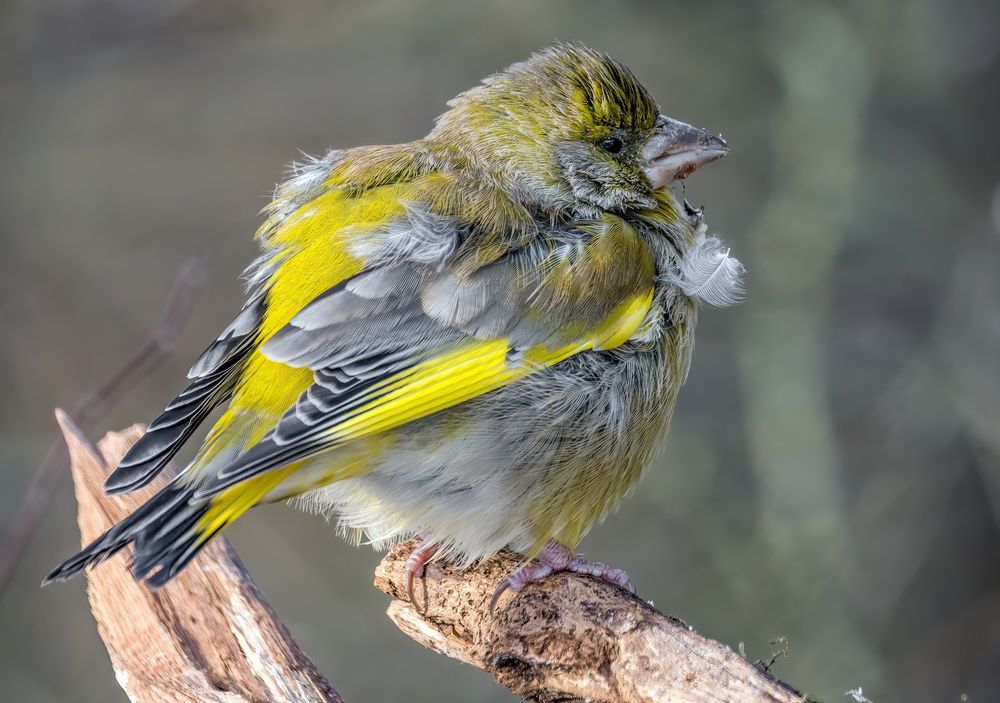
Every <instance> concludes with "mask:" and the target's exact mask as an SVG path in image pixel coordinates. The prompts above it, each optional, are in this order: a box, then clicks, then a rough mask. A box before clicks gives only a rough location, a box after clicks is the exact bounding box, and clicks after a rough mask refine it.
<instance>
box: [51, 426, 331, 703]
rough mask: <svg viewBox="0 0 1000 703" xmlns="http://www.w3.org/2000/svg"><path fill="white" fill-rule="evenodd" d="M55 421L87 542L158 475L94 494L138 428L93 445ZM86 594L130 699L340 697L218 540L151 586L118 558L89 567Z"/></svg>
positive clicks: (230, 702)
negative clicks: (139, 486)
mask: <svg viewBox="0 0 1000 703" xmlns="http://www.w3.org/2000/svg"><path fill="white" fill-rule="evenodd" d="M56 415H57V418H58V420H59V425H60V427H61V428H62V431H63V435H64V437H65V438H66V444H67V446H68V447H69V455H70V463H71V467H72V472H73V483H74V484H75V488H76V498H77V501H78V503H79V517H78V521H79V525H80V535H81V539H82V543H83V544H87V543H89V542H90V541H91V540H92V539H94V538H95V537H97V536H99V535H100V534H101V533H102V532H104V531H105V530H106V529H107V528H109V527H110V526H112V525H113V524H115V523H116V522H118V521H119V520H121V519H122V518H124V517H125V516H126V515H128V514H129V513H130V512H132V511H133V510H135V508H137V507H139V505H141V504H142V502H143V501H144V500H145V499H146V498H148V497H149V496H150V495H151V494H152V493H153V492H154V491H155V490H157V489H158V488H160V487H161V486H162V485H163V484H164V483H165V479H164V478H162V477H161V478H159V479H158V480H156V481H154V483H153V484H151V485H150V486H149V487H147V488H145V489H143V490H141V491H136V492H135V493H130V494H126V495H122V496H117V497H113V498H109V497H108V496H106V495H105V494H104V491H103V490H102V484H103V483H104V479H105V477H106V476H107V474H108V473H109V472H110V470H111V469H112V468H113V467H114V466H115V465H117V463H118V460H119V459H120V458H121V457H122V455H123V454H124V453H125V451H126V450H127V449H128V448H129V447H130V446H132V444H133V443H135V441H136V440H137V439H138V438H139V437H141V436H142V431H143V428H142V427H141V426H139V425H133V426H132V427H130V428H128V429H126V430H123V431H122V432H113V433H110V434H108V435H106V436H105V437H104V439H102V440H101V441H100V442H99V443H98V445H97V447H94V446H93V445H91V444H90V442H88V441H87V439H86V438H85V437H84V436H83V435H82V434H81V433H80V431H79V430H78V429H77V427H76V426H75V425H74V424H73V422H72V420H70V419H69V417H67V416H66V415H65V414H64V413H62V412H58V411H57V413H56ZM168 471H169V470H168ZM170 473H172V472H170ZM87 595H88V596H89V598H90V607H91V610H92V611H93V613H94V618H95V619H96V620H97V627H98V630H99V632H100V635H101V638H102V639H103V640H104V643H105V645H106V646H107V648H108V653H109V654H110V655H111V663H112V666H113V667H114V671H115V676H116V677H117V679H118V683H119V684H121V686H122V688H123V689H125V693H126V694H127V695H128V697H129V698H130V699H131V700H132V701H135V702H137V703H177V702H179V701H180V702H187V701H190V703H242V702H244V701H246V702H250V701H253V702H255V703H258V702H260V701H274V702H276V703H277V702H280V703H285V702H288V703H293V702H294V703H333V702H340V701H341V698H340V696H339V695H338V694H337V692H336V691H335V690H334V689H333V687H332V686H331V685H330V684H329V682H327V681H326V679H324V678H323V676H322V675H321V674H320V673H319V672H318V671H317V670H316V667H315V666H314V665H313V663H312V662H311V661H310V660H309V658H308V657H306V655H305V654H303V653H302V650H301V649H299V646H298V645H297V644H296V643H295V641H294V640H293V639H292V637H291V635H290V634H289V633H288V630H287V629H286V628H285V626H284V625H283V624H282V623H281V621H280V620H278V617H277V616H276V615H275V614H274V611H273V610H271V607H270V606H269V605H268V604H267V602H266V601H265V600H264V597H263V595H262V594H261V592H260V591H259V590H258V589H257V587H256V586H255V585H254V583H253V580H252V579H251V578H250V575H249V574H248V573H247V571H246V569H245V568H244V567H243V565H242V564H241V563H240V560H239V559H238V558H237V556H236V553H235V552H234V551H233V550H232V548H231V547H230V546H229V544H228V543H227V541H226V540H225V539H217V540H215V541H213V542H212V544H210V545H209V546H208V547H206V548H205V550H204V551H203V552H202V553H201V554H200V555H199V556H198V558H197V559H196V561H195V562H193V564H192V568H188V569H186V570H185V571H184V572H183V573H181V574H180V575H178V576H177V577H176V578H175V579H173V580H172V581H171V582H170V583H168V584H167V585H166V586H164V587H163V588H160V589H157V590H153V589H150V588H148V587H146V586H145V585H143V584H141V583H137V582H136V581H135V580H134V579H133V578H132V575H131V573H130V572H129V570H128V566H127V564H126V556H125V555H124V554H121V553H120V554H118V555H116V556H114V557H112V558H111V559H109V560H108V561H106V562H105V563H102V564H100V565H98V566H96V567H94V568H92V569H90V570H89V571H88V573H87Z"/></svg>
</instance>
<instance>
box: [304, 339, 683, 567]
mask: <svg viewBox="0 0 1000 703" xmlns="http://www.w3.org/2000/svg"><path fill="white" fill-rule="evenodd" d="M583 356H585V355H581V357H583ZM635 356H637V357H638V356H640V355H638V354H637V355H635ZM636 361H637V360H636V359H635V358H632V359H629V360H621V359H615V360H611V359H609V358H608V357H606V356H600V355H598V354H596V353H595V354H594V355H593V356H592V357H591V358H589V359H588V358H580V359H575V360H569V362H564V363H563V364H559V365H558V366H556V367H553V368H552V369H549V370H547V371H545V372H542V373H539V374H536V375H534V376H531V377H529V378H528V379H525V380H523V381H519V382H517V383H515V384H512V385H510V386H508V387H506V388H503V389H500V390H498V391H495V392H493V393H489V394H486V395H484V396H482V397H480V398H476V399H474V400H471V401H468V402H466V403H463V404H462V405H460V406H456V407H454V408H451V409H449V410H446V411H442V412H439V413H437V414H435V415H432V416H429V417H426V418H423V419H421V420H418V421H416V422H413V423H410V424H409V425H406V426H404V427H401V428H398V429H396V430H394V431H392V432H391V433H389V434H388V435H383V436H382V438H381V447H380V451H379V452H378V456H377V459H375V460H374V462H373V468H372V470H371V471H370V472H369V473H367V474H366V475H364V476H360V477H356V478H351V479H347V480H343V481H339V482H336V483H333V484H330V485H328V486H325V487H323V488H321V489H318V490H314V491H310V492H309V493H307V494H305V495H304V496H302V497H301V498H300V499H299V500H300V502H301V504H302V505H304V506H305V507H307V508H310V509H313V510H316V511H318V512H325V513H327V514H330V513H335V514H336V515H337V517H338V522H339V524H340V526H341V527H343V528H345V529H350V530H356V531H358V532H364V533H365V534H366V536H367V538H368V540H370V541H371V542H373V543H374V544H375V545H376V546H379V547H382V546H385V545H386V544H388V543H390V542H392V541H393V540H397V539H401V538H404V537H408V536H410V535H413V534H418V535H420V536H422V537H423V538H425V539H428V540H430V541H433V542H435V543H439V544H440V545H441V546H442V548H441V554H442V556H444V557H449V558H452V559H456V560H458V561H462V562H471V561H474V560H476V559H478V558H482V557H485V556H488V555H490V554H492V553H494V552H496V551H498V550H499V549H501V548H503V547H505V546H510V547H512V548H514V549H515V550H517V551H520V552H522V553H526V554H529V555H531V554H532V553H534V552H535V551H537V549H539V548H540V547H541V546H542V545H544V543H545V542H546V541H548V540H549V539H558V540H559V541H560V542H562V543H564V544H566V545H567V546H568V547H570V548H575V547H576V544H577V543H578V542H579V540H580V539H581V538H582V537H583V535H584V534H586V532H587V531H588V530H589V529H590V528H591V527H592V526H593V525H594V524H596V523H597V522H599V521H600V520H601V519H602V518H603V517H605V516H606V515H607V513H608V512H609V511H610V510H611V509H613V508H614V507H616V506H617V505H618V503H619V502H620V501H621V499H622V498H623V497H624V496H625V495H626V494H627V493H628V491H629V489H630V488H631V487H632V486H633V485H634V484H635V482H636V481H637V480H638V478H639V476H640V475H641V472H642V469H643V468H644V467H645V465H646V464H647V463H648V460H649V457H650V454H651V452H652V450H653V447H654V445H655V444H656V440H657V439H658V438H659V436H660V434H661V432H662V430H663V429H664V428H665V426H666V423H667V422H668V420H669V415H670V411H671V410H672V407H673V402H674V399H675V397H676V383H675V382H674V381H673V379H670V378H669V376H670V374H669V372H668V371H667V370H666V369H664V368H663V367H661V366H660V365H659V364H658V363H649V360H648V359H647V360H645V363H635V362H636ZM654 361H655V360H654ZM598 362H599V363H598ZM336 460H337V457H336V452H335V453H333V454H332V455H330V456H329V457H328V458H327V459H326V461H336Z"/></svg>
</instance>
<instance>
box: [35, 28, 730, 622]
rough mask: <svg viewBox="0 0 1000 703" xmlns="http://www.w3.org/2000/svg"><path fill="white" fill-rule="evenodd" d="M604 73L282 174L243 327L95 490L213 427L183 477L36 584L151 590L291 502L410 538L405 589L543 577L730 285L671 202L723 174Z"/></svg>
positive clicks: (611, 577)
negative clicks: (123, 568) (460, 570)
mask: <svg viewBox="0 0 1000 703" xmlns="http://www.w3.org/2000/svg"><path fill="white" fill-rule="evenodd" d="M728 151H729V146H728V144H727V143H726V142H725V140H723V139H722V137H721V136H716V135H714V134H712V133H710V132H708V131H706V130H703V129H700V128H696V127H693V126H692V125H690V124H687V123H685V122H682V121H680V120H678V119H674V118H672V117H668V116H667V115H665V114H664V113H663V112H662V111H661V109H660V107H659V105H658V103H657V102H656V101H655V100H654V98H653V97H652V96H651V94H650V93H649V91H647V90H646V88H644V87H643V85H642V84H641V83H640V82H639V80H638V79H637V78H636V77H635V75H634V74H633V73H632V71H630V70H629V69H628V68H627V67H626V66H625V65H624V64H623V63H621V62H619V61H617V60H615V59H614V58H612V57H611V56H609V55H607V54H605V53H602V52H599V51H597V50H594V49H591V48H589V47H588V46H586V45H583V44H580V43H557V44H554V45H552V46H549V47H546V48H544V49H541V50H539V51H537V52H535V53H533V54H532V55H531V56H529V57H528V58H527V59H525V60H522V61H519V62H516V63H514V64H512V65H510V66H509V67H507V68H506V69H504V70H502V71H499V72H497V73H495V74H493V75H491V76H489V77H488V78H486V79H484V80H483V81H482V82H481V83H480V84H478V85H477V86H475V87H473V88H472V89H470V90H467V91H465V92H462V93H460V94H459V95H458V96H457V97H455V98H454V99H453V100H451V101H449V103H448V109H447V111H446V112H444V113H443V114H442V115H441V116H439V117H438V118H437V119H436V121H435V122H434V125H433V127H432V129H431V130H430V131H429V133H428V134H427V136H426V137H424V138H421V139H417V140H415V141H413V142H410V143H405V144H398V145H389V146H365V147H355V148H347V149H333V150H330V151H329V152H328V153H326V154H325V155H323V156H321V157H307V158H306V159H305V160H304V161H302V162H300V163H297V164H293V165H292V169H291V172H290V174H289V175H288V177H287V179H286V180H285V181H284V182H283V183H280V184H279V185H278V186H277V187H276V189H275V192H274V196H273V200H272V201H271V202H270V203H269V205H267V207H266V208H265V209H264V211H262V215H263V223H262V225H261V226H260V228H259V230H258V231H257V234H256V239H257V241H258V243H259V246H260V255H259V257H258V258H256V259H255V260H254V261H253V262H252V263H251V264H250V265H249V266H248V267H247V269H246V271H245V274H244V278H245V284H246V291H247V295H246V304H245V305H244V306H243V307H242V309H241V310H240V311H239V312H238V314H236V316H235V318H234V319H233V320H232V322H231V323H230V324H229V325H228V326H226V327H225V329H224V330H223V331H222V333H221V334H219V336H218V338H217V339H215V340H214V341H213V342H212V343H211V344H210V345H209V346H208V348H207V349H206V350H205V351H204V353H203V354H202V355H201V356H200V357H199V358H198V359H197V360H196V361H195V363H194V365H193V366H192V367H191V370H190V372H189V373H188V379H189V385H188V386H187V387H186V389H185V390H184V391H183V392H181V393H180V394H179V395H178V396H177V397H176V398H175V399H174V400H173V401H171V402H170V403H169V404H168V405H167V406H166V408H165V409H164V410H163V412H162V414H160V415H159V416H158V417H157V418H156V419H155V420H153V422H152V423H151V424H150V425H149V426H148V427H147V429H146V431H145V434H144V435H143V436H142V437H141V438H140V439H139V440H138V442H137V443H136V444H135V445H134V446H133V447H132V448H131V449H130V450H129V451H128V452H127V453H126V454H125V456H124V457H123V458H122V460H121V461H120V463H119V464H118V466H117V467H116V468H115V469H114V471H113V472H112V473H111V474H110V475H109V477H108V479H107V481H106V483H105V486H104V488H105V491H106V492H107V493H108V494H110V495H115V494H120V493H124V492H128V491H134V490H136V489H138V488H140V487H142V486H144V485H146V484H147V483H148V482H149V481H150V480H152V479H153V477H154V476H156V475H157V474H158V473H159V472H161V471H162V470H163V469H164V467H166V466H167V464H168V463H169V462H170V460H171V459H172V458H173V457H174V455H175V454H176V453H177V452H178V450H179V449H180V448H181V446H182V445H184V444H185V443H186V442H187V440H188V439H190V437H191V436H192V435H193V434H194V433H195V431H196V430H197V429H198V427H199V426H200V424H201V423H202V422H203V421H204V420H205V419H206V417H207V416H208V415H209V414H210V413H211V412H212V411H213V409H215V408H216V407H218V406H224V407H225V410H224V412H223V413H222V415H221V417H220V418H219V419H218V421H217V422H216V423H215V424H214V426H212V427H211V429H210V430H209V431H208V432H207V435H206V437H205V439H204V441H203V443H202V444H201V446H200V448H199V449H198V451H197V453H196V455H195V458H194V459H193V460H192V461H191V462H190V463H189V464H188V465H187V467H186V468H185V469H183V470H182V471H181V472H179V473H178V475H177V476H176V477H174V478H173V479H172V480H170V481H169V482H168V483H167V484H166V485H165V487H163V488H162V489H161V490H159V491H158V492H157V493H156V494H155V495H153V496H152V497H151V498H149V500H148V501H147V502H146V503H145V504H143V505H142V506H141V507H139V508H138V509H137V510H135V511H134V512H133V513H132V514H131V515H129V516H128V517H127V518H125V519H124V520H123V521H121V522H120V523H119V524H117V525H115V526H113V527H112V528H110V529H109V530H108V531H107V532H106V533H105V534H103V535H102V536H100V537H98V538H97V539H96V540H94V541H93V542H92V543H91V544H89V545H88V546H87V547H85V548H84V549H83V550H82V551H80V552H79V553H78V554H76V555H74V556H72V557H70V558H69V559H67V560H66V561H64V562H63V563H62V564H60V565H59V566H58V567H56V568H55V569H54V570H53V571H52V572H51V573H50V574H49V575H48V576H47V577H46V581H45V582H46V583H48V582H50V581H56V580H64V579H68V578H69V577H71V576H73V575H74V574H76V573H78V572H80V571H81V570H83V569H84V568H86V567H88V566H90V565H92V564H95V563H97V562H100V561H101V560H103V559H106V558H107V557H109V556H111V555H112V554H115V553H116V552H118V551H119V550H121V549H123V548H124V547H126V546H127V545H132V546H133V551H132V553H131V557H130V567H131V570H132V572H133V575H134V576H135V578H136V579H138V580H142V581H145V582H146V583H148V584H149V585H150V586H151V587H159V586H162V585H163V584H165V583H167V582H168V581H169V580H170V579H171V578H173V577H174V576H176V575H177V574H178V573H179V572H180V571H181V570H182V569H183V568H184V567H185V566H186V565H187V564H189V563H190V562H191V560H192V559H193V558H194V557H195V556H196V555H197V554H198V552H199V551H200V550H201V549H202V548H203V547H204V546H205V545H206V544H207V543H208V542H209V541H210V540H211V539H212V538H213V537H214V536H215V535H217V534H218V533H220V532H221V531H222V530H224V529H225V528H226V527H228V526H229V525H231V524H232V523H233V522H234V521H235V520H236V519H238V518H239V517H241V516H242V515H243V514H244V513H246V512H247V511H248V510H249V509H250V508H251V507H253V506H255V505H258V504H261V503H270V502H275V501H285V500H289V499H294V502H295V503H296V504H297V505H299V506H300V507H303V508H305V509H307V510H311V511H315V512H318V513H322V514H324V515H326V516H327V517H335V519H336V523H337V525H338V526H339V528H340V529H341V531H342V532H343V534H344V535H345V536H346V537H347V538H349V539H350V540H352V541H353V542H355V543H360V542H361V541H364V540H367V541H368V542H369V543H371V544H372V545H374V546H375V547H376V548H386V547H388V546H390V545H392V544H394V543H396V542H398V541H401V540H403V539H410V538H416V539H418V540H419V542H418V544H419V546H418V547H417V548H416V549H415V550H414V551H413V552H412V554H411V555H410V557H409V558H408V559H407V562H406V571H407V579H408V587H409V591H410V597H411V601H412V596H413V582H414V579H416V578H420V577H422V575H423V573H424V568H425V565H426V564H427V563H428V562H429V561H430V560H432V559H442V560H447V561H449V562H452V563H455V564H457V565H459V566H461V567H467V566H470V565H472V564H475V563H478V562H480V561H482V560H485V559H487V558H488V557H490V556H491V555H493V554H495V553H497V552H499V551H500V550H501V549H504V548H509V549H512V550H514V551H516V552H517V553H519V554H520V555H522V557H523V562H522V563H521V564H520V565H519V567H518V568H517V569H515V570H514V571H513V572H511V573H510V574H509V575H508V576H507V577H506V578H505V579H504V580H503V581H502V582H501V583H500V584H498V586H497V589H496V593H495V594H494V598H493V601H492V603H491V606H490V607H491V609H492V607H493V605H494V604H495V603H496V600H497V598H499V596H500V595H501V594H503V593H504V592H506V591H512V592H517V591H520V590H521V589H523V588H524V587H525V586H526V585H527V584H529V583H532V582H534V581H538V580H541V579H544V578H545V577H547V576H548V575H549V574H552V573H554V572H559V571H571V572H576V573H581V574H589V575H590V576H593V577H596V578H599V579H603V580H605V581H608V582H611V583H614V584H616V585H618V586H620V587H622V588H626V589H629V590H634V589H633V587H632V585H631V582H630V579H629V577H628V575H627V574H626V573H625V572H624V571H622V570H619V569H616V568H613V567H611V566H608V565H606V564H603V563H600V562H595V561H590V560H587V559H585V558H584V557H583V556H581V555H579V554H578V553H577V547H578V545H579V543H580V541H581V540H582V539H583V537H584V536H585V535H586V534H587V533H588V532H589V531H590V530H591V528H593V527H594V526H595V525H597V524H598V523H600V522H602V521H603V520H604V519H605V518H606V517H607V516H608V515H609V514H610V513H611V512H612V511H613V510H614V509H615V508H616V507H618V505H619V504H620V503H621V502H622V501H623V500H624V499H625V497H626V496H627V495H628V494H629V493H630V492H631V491H632V490H633V489H634V487H635V485H636V483H637V481H639V479H640V478H641V476H642V475H643V473H644V471H645V470H646V468H647V466H648V465H649V464H650V462H651V459H652V456H653V454H654V452H655V451H656V450H657V449H658V447H659V446H660V445H661V444H662V440H663V438H664V437H665V434H666V432H667V429H668V426H669V424H670V419H671V416H672V414H673V410H674V406H675V403H676V399H677V395H678V390H679V389H680V387H681V385H682V384H683V383H684V381H685V378H686V376H687V374H688V369H689V366H690V363H691V355H692V351H693V341H694V329H695V324H696V320H697V315H698V309H699V307H701V306H702V305H711V306H720V307H721V306H728V305H732V304H734V303H737V302H739V301H740V299H741V298H742V296H743V283H742V279H743V274H744V273H745V272H744V269H743V267H742V265H741V264H740V262H739V261H738V260H737V259H736V258H734V257H733V256H731V255H730V251H729V249H728V248H727V247H725V245H724V244H723V243H722V242H721V240H720V239H719V238H718V237H716V236H714V235H711V234H709V232H708V229H707V225H706V223H705V220H704V217H703V211H702V210H701V209H699V208H695V207H693V206H692V205H690V204H689V203H688V202H687V201H686V200H683V201H681V200H679V199H678V197H677V196H676V195H675V193H674V192H673V190H672V186H673V184H674V183H675V182H676V181H679V180H681V179H683V178H685V177H687V176H688V175H690V174H691V173H692V172H693V171H694V170H695V169H697V168H699V167H701V166H703V165H705V164H707V163H709V162H712V161H715V160H717V159H719V158H721V157H723V156H725V155H726V154H727V153H728Z"/></svg>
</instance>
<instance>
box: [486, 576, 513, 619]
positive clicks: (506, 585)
mask: <svg viewBox="0 0 1000 703" xmlns="http://www.w3.org/2000/svg"><path fill="white" fill-rule="evenodd" d="M509 590H510V580H509V579H504V580H503V581H501V582H500V585H499V586H497V590H495V591H493V597H492V598H490V608H489V613H490V617H491V618H492V617H493V616H494V615H496V613H495V611H496V607H497V601H498V600H500V596H502V595H503V594H504V593H506V592H507V591H509ZM515 592H516V591H515Z"/></svg>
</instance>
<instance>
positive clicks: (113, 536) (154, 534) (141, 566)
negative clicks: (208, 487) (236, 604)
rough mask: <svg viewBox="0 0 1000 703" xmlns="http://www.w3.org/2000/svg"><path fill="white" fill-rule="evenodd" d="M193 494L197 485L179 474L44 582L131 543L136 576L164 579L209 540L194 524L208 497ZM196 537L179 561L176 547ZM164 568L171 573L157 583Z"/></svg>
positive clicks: (74, 571)
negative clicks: (194, 499) (200, 498)
mask: <svg viewBox="0 0 1000 703" xmlns="http://www.w3.org/2000/svg"><path fill="white" fill-rule="evenodd" d="M193 494H194V489H193V487H191V486H190V485H187V484H185V483H182V482H180V481H178V480H176V479H175V480H174V481H173V482H172V483H170V484H169V485H167V486H165V487H164V488H163V490H161V491H160V492H159V493H157V494H156V495H154V496H153V497H152V498H150V499H149V500H148V501H147V502H146V503H145V504H143V505H142V506H141V507H140V508H139V509H138V510H136V511H135V512H134V513H132V514H131V515H129V516H128V517H127V518H125V519H124V520H122V521H121V522H120V523H118V524H117V525H115V526H114V527H112V528H111V529H109V530H108V531H107V532H105V533H104V534H103V535H101V536H100V537H98V538H97V539H96V540H94V541H93V542H91V543H90V544H89V545H87V547H85V548H84V549H83V550H82V551H80V552H79V553H78V554H75V555H73V556H72V557H70V558H69V559H67V560H66V561H64V562H63V563H62V564H60V565H59V566H57V567H56V568H55V569H53V570H52V572H51V573H49V575H48V576H46V577H45V580H44V581H43V582H42V585H45V584H48V583H51V582H52V581H65V580H67V579H69V578H71V577H73V576H75V575H76V574H78V573H79V572H80V571H83V570H84V569H85V568H86V567H88V566H91V565H93V564H97V563H99V562H101V561H104V560H105V559H107V558H108V557H110V556H112V555H113V554H115V553H117V552H118V551H120V550H121V549H123V548H124V547H126V546H127V545H128V544H130V543H133V542H134V543H135V545H136V550H135V554H134V555H133V557H132V562H131V566H132V572H133V573H134V574H135V576H136V578H147V580H148V581H149V582H150V583H155V584H156V585H160V584H162V583H165V582H166V581H167V580H168V579H169V578H170V577H171V576H173V575H175V574H176V573H177V572H178V571H180V569H181V568H183V566H184V564H187V562H188V561H190V559H191V558H192V557H193V556H194V554H195V553H197V551H198V550H199V549H200V548H201V546H203V545H204V544H205V543H206V542H207V539H201V538H199V536H198V534H197V533H196V532H195V530H194V526H195V523H197V521H198V518H199V517H200V516H201V515H203V514H204V512H205V511H206V510H207V509H208V502H207V501H206V502H199V503H193V502H192V500H191V498H192V496H193ZM196 541H197V544H195V545H194V546H195V549H194V552H193V553H192V554H190V556H187V558H186V559H185V560H184V561H183V563H182V564H180V565H177V564H176V563H175V562H176V561H177V560H178V558H179V557H181V556H186V555H184V554H183V553H181V552H179V551H178V546H179V545H182V544H183V545H187V546H190V545H191V544H193V543H194V542H196ZM187 546H186V547H185V551H186V550H187ZM151 550H152V551H151ZM157 567H159V568H160V571H158V572H157V573H155V574H153V575H152V577H150V576H149V574H150V573H151V572H152V571H153V570H154V569H155V568H157ZM165 571H166V572H169V573H170V576H167V577H166V578H163V579H160V580H159V581H158V582H154V579H155V578H156V577H158V576H159V575H160V574H161V573H163V572H165Z"/></svg>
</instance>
